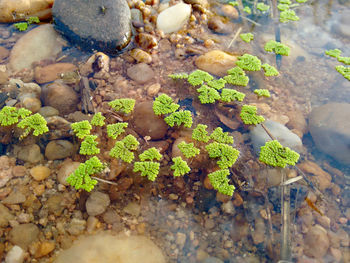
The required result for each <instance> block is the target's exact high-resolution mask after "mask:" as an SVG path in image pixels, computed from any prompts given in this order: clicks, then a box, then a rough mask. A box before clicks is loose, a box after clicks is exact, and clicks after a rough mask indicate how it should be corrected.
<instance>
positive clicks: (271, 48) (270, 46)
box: [264, 40, 290, 56]
mask: <svg viewBox="0 0 350 263" xmlns="http://www.w3.org/2000/svg"><path fill="white" fill-rule="evenodd" d="M264 49H265V51H267V52H275V54H277V55H282V56H288V55H289V52H290V48H289V47H288V46H286V45H284V44H282V43H280V42H277V41H275V40H270V41H268V42H266V44H265V46H264Z"/></svg>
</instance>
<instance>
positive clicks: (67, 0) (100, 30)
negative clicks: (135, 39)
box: [52, 0, 131, 54]
mask: <svg viewBox="0 0 350 263" xmlns="http://www.w3.org/2000/svg"><path fill="white" fill-rule="evenodd" d="M52 14H53V17H54V21H55V29H56V30H57V31H58V32H60V33H62V34H63V35H64V36H65V37H66V38H67V39H68V40H70V41H71V42H73V43H74V44H78V45H79V46H81V47H82V48H84V49H88V50H92V49H96V50H99V51H103V52H107V53H111V54H116V53H118V51H120V50H121V49H123V48H124V47H125V46H126V45H127V44H128V43H129V42H130V38H131V14H130V9H129V7H128V4H127V2H126V1H125V0H95V1H84V0H57V1H55V3H54V6H53V8H52Z"/></svg>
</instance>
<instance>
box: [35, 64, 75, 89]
mask: <svg viewBox="0 0 350 263" xmlns="http://www.w3.org/2000/svg"><path fill="white" fill-rule="evenodd" d="M76 69H77V67H76V66H75V65H73V64H71V63H55V64H51V65H48V66H45V67H36V68H35V69H34V79H35V81H36V82H37V83H39V84H43V83H47V82H51V81H54V80H56V79H58V78H59V76H60V74H61V73H65V72H70V71H74V70H76Z"/></svg>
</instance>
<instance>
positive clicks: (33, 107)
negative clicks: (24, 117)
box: [22, 98, 41, 113]
mask: <svg viewBox="0 0 350 263" xmlns="http://www.w3.org/2000/svg"><path fill="white" fill-rule="evenodd" d="M22 103H23V106H24V108H26V109H28V110H30V111H31V112H33V113H36V112H38V111H39V110H40V108H41V101H40V100H39V99H37V98H25V99H24V100H23V102H22Z"/></svg>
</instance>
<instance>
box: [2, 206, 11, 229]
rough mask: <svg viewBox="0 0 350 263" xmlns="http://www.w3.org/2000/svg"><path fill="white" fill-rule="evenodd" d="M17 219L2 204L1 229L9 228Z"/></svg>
mask: <svg viewBox="0 0 350 263" xmlns="http://www.w3.org/2000/svg"><path fill="white" fill-rule="evenodd" d="M14 218H15V216H14V215H12V214H11V212H10V210H9V209H8V208H7V207H6V206H4V205H3V204H2V203H0V227H7V226H8V224H9V221H11V220H13V219H14Z"/></svg>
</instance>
